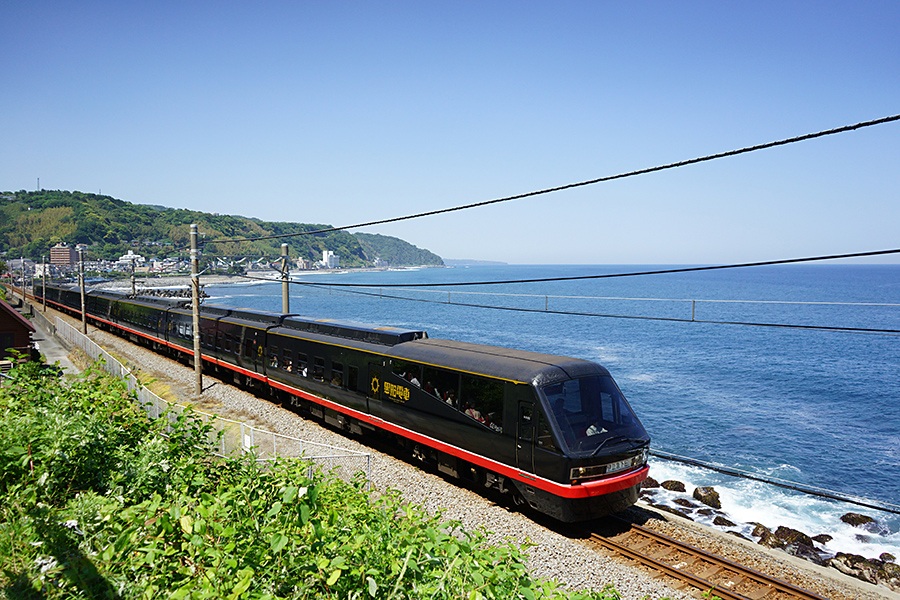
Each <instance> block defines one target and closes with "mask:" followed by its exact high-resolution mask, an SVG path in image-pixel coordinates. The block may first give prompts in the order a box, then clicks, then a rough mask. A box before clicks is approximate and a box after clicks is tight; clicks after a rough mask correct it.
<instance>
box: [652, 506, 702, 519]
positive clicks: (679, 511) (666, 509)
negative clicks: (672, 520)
mask: <svg viewBox="0 0 900 600" xmlns="http://www.w3.org/2000/svg"><path fill="white" fill-rule="evenodd" d="M656 509H657V510H661V511H664V512H667V513H671V514H673V515H678V516H679V517H682V518H684V519H687V520H688V521H693V520H694V519H692V518H691V517H690V516H688V512H689V511H687V510H684V509H679V508H675V507H674V506H666V505H664V504H657V505H656Z"/></svg>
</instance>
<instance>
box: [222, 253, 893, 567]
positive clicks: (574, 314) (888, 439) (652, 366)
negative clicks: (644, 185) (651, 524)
mask: <svg viewBox="0 0 900 600" xmlns="http://www.w3.org/2000/svg"><path fill="white" fill-rule="evenodd" d="M670 268H672V267H669V266H665V267H656V266H640V267H637V266H609V265H603V266H585V265H578V266H550V265H540V266H524V265H492V266H473V267H468V268H466V267H453V268H429V269H410V270H396V271H376V272H356V271H341V272H316V273H312V274H303V273H300V274H295V275H294V277H293V279H294V280H295V281H298V282H303V283H305V284H307V285H300V284H294V285H292V286H291V298H290V301H291V307H290V308H291V312H292V313H297V314H302V315H306V316H310V317H316V318H333V319H345V320H353V321H358V322H363V323H374V324H382V325H394V326H398V327H406V328H415V329H424V330H426V331H428V333H429V335H430V336H431V337H442V338H451V339H457V340H463V341H468V342H475V343H482V344H493V345H498V346H505V347H510V348H521V349H527V350H533V351H537V352H548V353H553V354H563V355H569V356H575V357H579V358H585V359H588V360H593V361H596V362H599V363H601V364H603V365H604V366H606V367H607V368H608V369H609V370H610V371H611V373H612V374H613V376H614V377H615V379H616V380H617V382H618V383H619V386H620V387H621V388H622V390H623V392H624V393H625V395H626V397H627V398H628V399H629V402H630V403H631V405H632V406H633V408H634V409H635V411H636V412H637V414H638V416H639V417H640V418H641V420H642V422H643V423H644V426H645V427H646V428H647V430H648V431H649V433H650V435H651V437H652V440H653V441H652V446H651V447H652V449H653V450H657V451H662V452H666V453H671V454H675V455H679V456H685V457H690V458H692V459H696V460H699V461H702V462H705V463H710V464H713V465H721V466H724V467H727V468H730V469H738V470H741V471H746V472H748V473H751V474H754V475H758V476H764V477H774V478H777V479H780V480H787V481H790V482H796V483H799V484H802V485H804V486H811V487H816V488H822V489H825V490H831V491H834V492H837V493H838V494H840V495H845V496H852V497H859V498H863V499H868V500H872V501H874V503H875V504H879V503H883V504H888V505H894V506H896V505H898V504H900V333H896V332H900V265H846V264H844V265H836V264H816V265H784V266H769V267H754V268H744V269H735V270H717V271H702V272H689V273H668V274H659V275H638V276H626V277H614V278H595V279H585V280H575V281H555V282H534V283H508V284H504V285H496V286H494V285H474V286H453V287H439V288H418V287H412V286H414V285H416V284H423V283H429V284H433V283H466V282H489V281H509V280H521V279H542V278H557V277H573V276H596V275H609V274H627V273H636V272H644V271H653V270H663V269H670ZM350 283H353V284H359V283H369V284H374V285H376V286H378V287H374V288H343V287H330V286H329V285H325V284H350ZM396 285H399V286H401V287H399V288H397V287H388V286H396ZM206 292H207V293H208V294H210V296H211V298H210V299H209V300H208V302H209V303H215V304H222V305H227V306H232V307H247V308H255V309H262V310H270V311H279V312H280V310H281V286H280V283H259V282H255V283H250V284H248V285H223V286H207V287H206ZM598 315H599V316H598ZM892 332H894V333H892ZM651 476H652V477H654V478H655V479H657V480H659V481H663V480H666V479H678V480H680V481H683V482H685V483H686V484H687V488H688V492H689V493H690V492H691V491H692V489H693V486H698V485H713V486H715V487H716V489H717V490H718V491H719V493H720V495H721V498H722V504H723V510H724V511H725V512H726V513H727V515H728V517H729V519H730V520H731V521H734V522H735V523H737V525H736V526H735V527H734V528H733V529H734V530H735V531H741V532H743V533H748V526H746V525H743V524H744V523H750V522H757V523H762V524H764V525H766V526H768V527H770V528H773V529H774V528H775V527H777V526H779V525H785V526H788V527H792V528H795V529H799V530H801V531H803V532H805V533H807V534H809V535H817V534H820V533H827V534H829V535H832V536H833V537H834V540H833V541H831V542H829V543H828V544H826V546H825V548H824V549H825V550H827V551H829V552H837V551H841V552H853V553H857V554H862V555H863V556H866V557H877V556H879V555H880V554H881V553H882V552H889V553H891V554H893V555H895V556H900V516H898V515H897V514H895V513H892V512H890V511H880V510H875V509H873V508H871V507H860V506H858V505H853V504H848V503H846V502H838V501H834V500H828V499H825V498H822V497H819V496H814V495H809V494H805V493H798V492H795V491H790V490H788V489H785V488H782V487H776V486H773V485H771V484H767V483H763V482H759V481H754V480H747V479H741V478H735V477H731V476H728V475H723V474H721V473H718V472H716V471H714V470H710V469H707V468H703V467H697V466H688V465H684V464H681V463H677V462H671V461H668V460H662V459H660V458H658V457H655V458H653V459H652V461H651ZM669 499H670V500H671V499H674V498H669ZM851 511H852V512H861V513H864V514H868V515H870V516H872V517H874V518H875V519H876V521H877V523H876V524H875V525H873V526H870V527H869V528H868V529H863V528H854V527H850V526H849V525H845V524H844V523H842V522H841V521H840V517H841V515H843V514H844V513H846V512H851Z"/></svg>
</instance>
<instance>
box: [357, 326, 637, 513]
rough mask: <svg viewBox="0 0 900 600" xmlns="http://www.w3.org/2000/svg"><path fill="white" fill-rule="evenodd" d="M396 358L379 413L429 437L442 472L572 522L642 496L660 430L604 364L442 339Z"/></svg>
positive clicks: (382, 385) (405, 346) (409, 345)
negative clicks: (652, 429) (649, 428)
mask: <svg viewBox="0 0 900 600" xmlns="http://www.w3.org/2000/svg"><path fill="white" fill-rule="evenodd" d="M388 354H390V355H391V356H392V358H391V360H389V361H387V363H386V369H385V371H384V372H383V374H382V378H381V380H380V382H378V386H377V387H378V388H379V390H380V393H379V396H380V397H381V399H382V402H381V403H380V404H377V407H378V411H380V412H378V413H376V414H377V415H378V416H380V417H381V418H383V419H385V420H388V421H391V422H393V423H395V424H398V425H401V426H403V427H404V428H406V429H407V430H408V431H412V432H416V433H419V434H424V435H425V436H427V437H425V438H420V439H419V440H417V441H421V442H423V445H428V446H430V447H431V448H433V449H435V450H437V451H438V452H437V454H436V457H435V460H436V462H437V465H438V469H439V470H441V471H442V472H444V473H447V474H450V475H455V476H458V477H460V478H470V479H474V480H476V481H479V482H480V483H481V484H483V485H484V486H485V487H488V488H493V489H496V490H498V491H499V492H501V493H503V494H512V497H513V499H514V500H515V501H516V502H519V503H522V502H524V503H527V504H528V505H530V506H531V507H532V508H533V509H534V510H536V511H538V512H541V513H544V514H547V515H549V516H551V517H553V518H555V519H558V520H560V521H564V522H574V521H585V520H589V519H594V518H597V517H601V516H604V515H607V514H610V513H615V512H620V511H622V510H624V509H626V508H628V507H629V506H631V505H632V504H634V503H635V502H636V501H637V497H638V491H639V488H640V484H641V482H642V481H643V480H644V479H646V478H647V473H648V467H647V452H648V447H649V445H650V437H649V436H648V435H647V432H646V431H645V430H644V428H643V426H642V425H641V423H640V421H639V420H638V418H637V417H636V416H635V414H634V412H633V411H632V410H631V407H630V406H629V405H628V402H626V401H625V398H624V396H623V395H622V393H621V392H620V391H619V388H618V387H617V386H616V384H615V382H614V381H613V379H612V377H611V376H610V374H609V372H608V371H607V370H606V369H604V368H603V367H602V366H600V365H598V364H596V363H593V362H590V361H586V360H581V359H576V358H569V357H564V356H555V355H550V354H540V353H535V352H529V351H524V350H514V349H509V348H500V347H495V346H484V345H480V344H471V343H465V342H458V341H453V340H443V339H433V338H429V339H423V340H416V341H410V342H405V343H402V344H397V345H396V346H393V347H392V348H391V349H390V351H389V352H388ZM373 385H374V384H373ZM373 389H374V388H373ZM554 408H559V409H560V411H559V412H557V413H554ZM436 441H440V442H443V444H446V445H443V444H439V443H436ZM473 471H474V473H475V476H474V477H472V473H473Z"/></svg>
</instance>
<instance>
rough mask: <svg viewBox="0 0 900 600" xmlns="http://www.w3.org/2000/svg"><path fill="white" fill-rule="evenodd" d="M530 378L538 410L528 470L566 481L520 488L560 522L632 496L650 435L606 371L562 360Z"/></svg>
mask: <svg viewBox="0 0 900 600" xmlns="http://www.w3.org/2000/svg"><path fill="white" fill-rule="evenodd" d="M532 384H533V386H534V390H535V393H536V397H537V398H538V401H539V403H540V412H541V415H540V417H539V418H537V419H532V420H533V421H534V422H535V425H534V435H533V439H534V444H533V450H532V451H533V455H534V465H533V468H534V473H535V474H536V475H541V476H543V477H546V478H547V479H550V480H552V481H557V482H565V485H563V486H561V487H559V488H557V490H556V491H555V492H554V493H549V494H548V493H547V492H546V491H543V490H542V489H541V488H540V487H538V486H528V485H527V484H525V485H523V484H519V487H520V489H522V491H523V496H524V497H525V498H526V499H528V501H529V503H531V504H532V505H533V506H534V507H535V508H537V509H538V510H540V511H541V512H545V513H548V514H550V515H551V516H553V517H555V518H557V519H559V520H561V521H566V522H571V521H584V520H589V519H594V518H597V517H601V516H604V515H608V514H612V513H616V512H620V511H622V510H625V509H626V508H628V507H629V506H631V505H632V504H634V503H635V502H636V501H637V499H638V492H639V490H640V484H641V482H642V481H643V480H644V479H646V477H647V474H648V471H649V468H648V466H647V457H648V454H649V448H650V436H649V435H648V434H647V431H646V430H645V429H644V427H643V425H642V424H641V422H640V420H639V419H638V417H637V415H636V414H635V413H634V411H633V410H632V408H631V406H630V405H629V404H628V401H627V400H626V399H625V396H624V395H623V394H622V392H621V391H620V390H619V387H618V385H616V382H615V381H614V380H613V378H612V376H611V375H610V374H609V372H608V371H607V370H606V369H605V368H603V367H602V366H600V365H597V364H596V363H592V362H588V361H582V360H577V359H569V360H568V361H566V362H564V361H563V360H560V362H557V363H556V364H554V365H553V366H552V367H548V368H546V369H544V370H543V371H542V372H541V373H540V374H539V375H538V376H537V377H535V378H534V380H533V382H532ZM520 427H525V428H526V430H527V429H528V427H529V425H528V421H527V419H524V418H522V417H520ZM523 437H526V436H523V435H521V434H520V440H519V446H520V447H521V446H522V445H523V442H527V440H523V439H522V438H523ZM520 464H521V463H520Z"/></svg>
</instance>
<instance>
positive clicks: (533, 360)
mask: <svg viewBox="0 0 900 600" xmlns="http://www.w3.org/2000/svg"><path fill="white" fill-rule="evenodd" d="M390 354H391V355H392V356H395V357H397V358H402V359H405V360H412V361H416V362H421V363H426V364H430V365H435V366H447V367H451V368H453V369H458V370H461V371H466V372H469V373H474V374H478V375H487V376H489V377H497V378H500V379H507V380H511V381H518V382H523V383H534V384H535V385H545V384H548V383H555V382H558V381H564V380H567V379H572V378H575V377H583V376H586V375H608V374H609V371H607V370H606V369H605V368H604V367H602V366H600V365H598V364H597V363H594V362H591V361H588V360H584V359H580V358H572V357H569V356H557V355H554V354H541V353H538V352H529V351H527V350H513V349H509V348H502V347H499V346H484V345H481V344H470V343H467V342H457V341H454V340H443V339H435V338H429V339H424V340H417V341H414V342H409V343H406V344H399V345H397V346H394V347H393V348H392V349H391V351H390Z"/></svg>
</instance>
